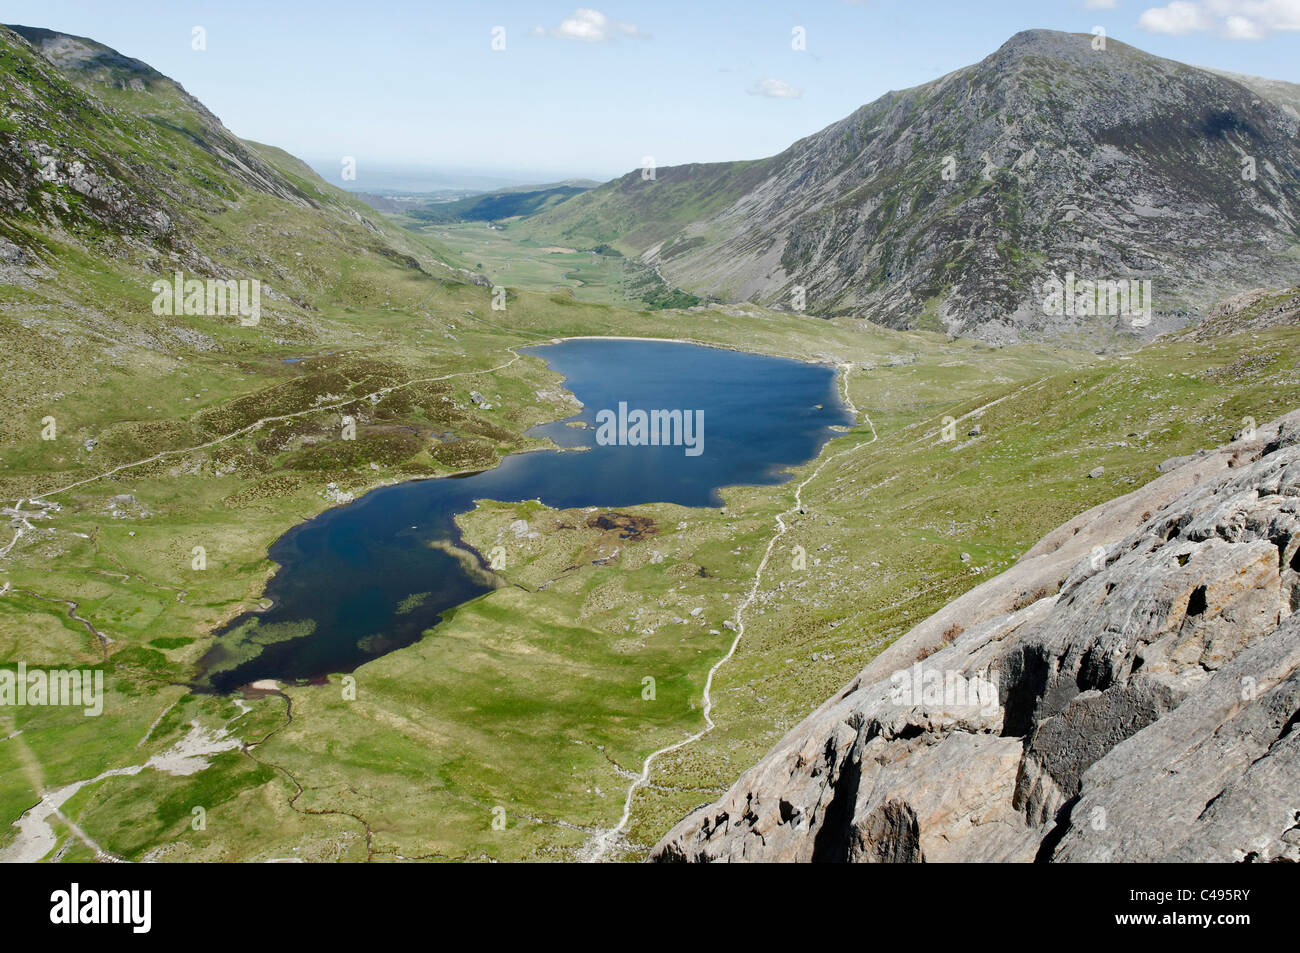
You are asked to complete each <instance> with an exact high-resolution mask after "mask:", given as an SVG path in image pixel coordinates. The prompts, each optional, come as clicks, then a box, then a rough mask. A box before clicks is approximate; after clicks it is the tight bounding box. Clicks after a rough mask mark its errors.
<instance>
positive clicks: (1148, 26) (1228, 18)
mask: <svg viewBox="0 0 1300 953" xmlns="http://www.w3.org/2000/svg"><path fill="white" fill-rule="evenodd" d="M1138 26H1140V27H1141V28H1142V29H1144V30H1149V31H1151V32H1152V33H1170V34H1173V35H1174V36H1185V35H1187V34H1189V33H1217V34H1219V35H1220V36H1223V37H1226V38H1228V39H1230V40H1262V39H1263V38H1264V37H1266V36H1269V35H1270V34H1273V33H1282V32H1287V31H1294V30H1300V0H1174V2H1173V3H1169V4H1166V5H1165V6H1163V7H1151V8H1150V9H1149V10H1147V11H1146V12H1144V13H1143V14H1142V16H1141V17H1140V18H1139V19H1138Z"/></svg>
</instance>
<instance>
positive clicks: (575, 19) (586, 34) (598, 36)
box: [533, 7, 650, 43]
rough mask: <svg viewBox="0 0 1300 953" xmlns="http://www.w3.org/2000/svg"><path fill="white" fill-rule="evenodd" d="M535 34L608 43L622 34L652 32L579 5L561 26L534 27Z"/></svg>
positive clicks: (643, 37) (645, 37)
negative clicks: (549, 27) (550, 27)
mask: <svg viewBox="0 0 1300 953" xmlns="http://www.w3.org/2000/svg"><path fill="white" fill-rule="evenodd" d="M533 34H534V35H535V36H558V37H561V38H563V39H566V40H581V41H582V42H584V43H608V42H609V41H610V40H613V39H615V38H616V37H620V36H632V37H638V38H640V39H649V37H650V34H648V33H645V32H643V31H642V30H641V29H640V28H639V27H636V26H633V25H632V24H631V23H620V22H619V21H618V20H611V19H610V18H609V17H607V16H605V14H603V13H601V12H600V11H599V10H591V9H588V8H586V7H579V8H578V9H576V10H574V11H573V15H572V16H569V17H566V18H565V19H564V20H563V21H562V22H561V23H560V25H559V26H557V27H554V28H553V29H548V28H546V27H543V26H537V27H533Z"/></svg>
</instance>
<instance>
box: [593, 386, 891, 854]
mask: <svg viewBox="0 0 1300 953" xmlns="http://www.w3.org/2000/svg"><path fill="white" fill-rule="evenodd" d="M840 367H841V369H842V370H843V374H842V376H841V382H840V383H841V390H842V393H843V397H844V404H845V406H846V407H847V408H848V409H849V412H850V413H851V414H853V418H854V421H855V423H856V421H857V419H858V417H859V416H861V417H862V418H863V420H864V421H865V422H866V424H867V426H869V427H870V428H871V439H870V440H868V441H866V442H865V443H859V444H854V445H853V446H852V447H847V448H845V449H844V450H840V451H839V452H837V453H833V454H831V455H830V456H829V457H827V458H826V459H825V460H823V461H822V462H821V463H820V464H818V465H817V468H816V469H815V470H813V472H812V473H810V474H809V475H808V476H807V477H806V478H805V479H804V480H803V482H801V483H800V484H799V485H798V486H796V487H795V490H794V505H793V506H791V507H790V508H789V509H787V510H784V511H783V512H781V513H779V514H778V515H777V517H776V531H775V532H774V533H773V534H772V538H771V539H770V540H768V543H767V549H766V550H765V551H764V552H763V558H762V560H760V561H759V564H758V569H757V571H756V572H755V573H754V581H753V582H752V583H751V584H750V587H749V592H748V594H747V595H746V596H745V599H744V601H743V602H741V604H740V605H739V606H738V607H737V609H736V616H735V619H736V637H735V638H734V639H732V641H731V647H730V648H729V649H727V654H726V655H724V656H722V658H720V659H718V661H716V662H714V663H713V667H712V668H710V669H709V675H708V678H707V679H705V682H704V727H703V728H701V729H700V730H699V731H697V732H696V733H695V734H693V735H691V736H690V737H687V738H683V739H682V740H681V741H677V742H674V743H673V744H670V745H665V746H664V747H662V748H660V749H658V750H657V751H652V752H651V753H650V754H649V755H647V756H646V759H645V761H644V763H643V764H642V765H641V773H640V774H639V775H637V777H636V778H635V779H634V780H633V781H632V783H631V784H630V785H629V786H628V789H627V796H626V797H625V798H624V801H623V814H622V816H621V817H620V818H619V819H618V823H617V824H615V825H614V826H613V827H611V828H610V829H609V830H606V831H602V832H601V833H600V834H598V835H596V837H594V838H593V839H592V840H591V841H589V842H588V843H587V844H586V845H585V846H584V847H583V848H582V850H581V851H579V853H578V859H579V860H582V861H586V862H591V863H596V862H599V861H602V860H604V859H605V857H606V855H607V854H608V853H609V850H610V848H611V847H612V846H613V845H614V843H615V842H616V841H617V840H618V838H619V837H620V836H621V835H622V833H623V830H624V829H625V828H626V827H627V824H628V821H629V820H630V819H631V817H632V799H633V798H634V797H635V796H636V792H637V791H638V790H639V789H640V788H642V787H644V786H645V785H646V784H647V783H649V781H650V767H651V765H652V764H654V761H655V759H656V758H658V757H660V756H661V755H665V754H669V753H671V752H673V751H678V750H680V749H681V748H684V747H686V746H687V745H689V744H693V743H695V742H696V741H699V740H700V739H701V738H703V737H704V736H705V735H707V734H708V733H709V732H710V731H712V730H713V728H714V722H713V718H712V712H713V695H712V691H713V677H714V676H715V675H716V674H717V673H718V670H719V669H720V668H722V666H723V665H725V664H726V663H727V662H728V661H730V660H731V658H732V656H734V655H735V654H736V649H737V648H738V647H739V646H740V640H741V639H742V638H743V637H744V635H745V610H746V609H748V608H749V606H750V605H751V604H752V603H753V601H754V600H755V599H756V598H757V597H758V590H759V586H760V585H761V584H762V581H763V571H764V570H765V569H766V568H767V563H768V560H770V559H771V558H772V552H773V550H774V549H775V548H776V544H777V543H778V542H779V541H780V540H781V538H782V537H783V536H785V534H786V532H787V530H788V529H789V527H788V526H787V525H786V522H785V518H786V517H787V516H791V515H793V514H795V513H798V512H801V511H802V510H803V491H804V488H805V487H806V486H808V484H809V483H811V482H812V481H813V480H815V479H817V477H818V476H819V475H820V474H821V472H822V470H824V469H826V467H827V466H828V465H830V464H831V463H832V462H833V461H835V460H838V459H839V458H840V457H843V456H845V455H847V454H850V453H855V452H856V451H858V450H861V449H862V448H863V447H869V446H871V445H872V444H873V443H875V442H876V438H877V436H878V434H877V433H876V425H875V424H874V423H872V421H871V418H870V417H869V416H867V415H866V414H864V413H861V412H860V411H859V410H858V409H857V407H856V406H855V405H854V404H853V401H852V400H851V399H850V397H849V371H850V370H851V369H852V367H853V365H852V364H841V365H840Z"/></svg>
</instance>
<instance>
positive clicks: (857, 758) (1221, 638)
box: [652, 412, 1300, 861]
mask: <svg viewBox="0 0 1300 953" xmlns="http://www.w3.org/2000/svg"><path fill="white" fill-rule="evenodd" d="M1052 576H1055V577H1056V581H1057V582H1059V585H1060V588H1059V592H1056V594H1055V595H1048V596H1045V597H1043V598H1041V599H1038V600H1037V601H1035V602H1033V603H1032V604H1029V605H1025V599H1024V593H1025V592H1036V591H1039V590H1038V589H1037V588H1035V587H1038V586H1041V585H1042V581H1043V579H1045V578H1051V577H1052ZM1052 588H1054V587H1052ZM1017 604H1019V605H1022V606H1024V607H1023V608H1014V607H1015V606H1016V605H1017ZM1297 610H1300V412H1296V413H1293V414H1290V415H1288V416H1287V417H1284V418H1282V419H1281V420H1279V421H1276V422H1274V423H1272V424H1270V425H1268V426H1265V427H1261V428H1259V430H1258V431H1257V432H1255V433H1254V434H1252V435H1251V437H1250V439H1249V440H1246V439H1243V440H1239V441H1237V442H1235V443H1233V444H1229V445H1228V446H1226V447H1223V448H1220V449H1218V450H1215V451H1210V452H1208V453H1206V454H1204V455H1202V456H1197V457H1195V458H1192V459H1191V460H1189V461H1186V462H1184V463H1183V464H1182V466H1181V467H1179V468H1178V469H1175V470H1173V471H1171V472H1169V473H1166V474H1165V475H1164V476H1161V477H1159V478H1157V479H1156V480H1155V481H1153V482H1152V483H1150V484H1148V485H1147V486H1145V487H1143V488H1142V489H1140V490H1138V491H1136V492H1134V493H1132V494H1129V495H1128V496H1126V497H1122V498H1120V499H1117V500H1113V501H1111V502H1109V503H1106V504H1103V505H1102V506H1100V507H1097V508H1096V509H1094V510H1092V511H1090V512H1089V513H1085V514H1082V515H1081V516H1079V517H1077V518H1076V519H1074V520H1071V521H1070V523H1068V524H1066V525H1065V526H1063V527H1061V529H1059V530H1056V531H1054V532H1053V533H1051V534H1049V535H1048V536H1047V537H1045V538H1044V539H1043V541H1041V542H1040V543H1039V544H1038V545H1037V546H1035V547H1034V548H1033V549H1032V550H1030V551H1029V552H1028V553H1026V555H1025V556H1024V557H1023V558H1022V559H1021V561H1020V562H1019V563H1018V564H1017V565H1016V566H1015V567H1014V568H1013V569H1011V570H1009V571H1008V572H1006V573H1004V574H1003V575H1002V576H1000V577H997V578H995V579H992V580H990V581H989V582H987V583H985V584H983V585H981V586H979V587H978V588H976V589H973V590H971V591H970V592H968V593H966V595H964V596H962V597H961V598H960V599H958V600H956V601H955V602H953V603H952V604H950V605H949V606H948V607H946V608H945V609H944V610H942V611H941V612H939V613H938V614H936V616H934V617H932V618H931V619H928V620H926V622H923V623H922V624H921V625H919V626H918V627H917V628H916V629H914V630H913V631H912V632H911V633H909V634H908V635H906V636H904V637H903V638H902V639H900V640H899V642H898V643H895V645H893V646H891V647H890V649H888V650H886V651H885V652H884V653H882V654H881V656H879V657H878V658H877V659H876V660H875V661H873V662H872V663H871V664H870V665H868V666H867V668H866V669H864V671H863V672H862V674H861V675H859V677H858V678H857V679H855V680H854V681H853V682H852V683H851V684H850V685H848V686H847V687H846V688H845V689H843V690H842V691H841V692H840V693H839V694H838V695H837V696H835V697H834V698H832V699H831V700H830V701H829V702H827V703H826V704H825V705H823V706H822V707H821V708H820V709H819V710H818V711H816V712H814V713H813V714H812V715H810V716H809V717H808V718H807V719H806V720H805V721H804V722H803V723H802V724H800V725H799V726H798V727H797V728H795V729H794V730H793V731H792V732H791V733H790V734H789V735H787V736H786V738H785V739H783V740H782V741H781V742H780V743H779V744H778V745H777V747H776V748H775V749H774V750H773V751H772V752H771V753H769V754H768V755H767V756H766V757H765V758H764V759H763V760H762V761H760V762H759V763H758V764H757V765H756V766H754V767H753V768H751V769H750V770H749V771H747V772H746V773H745V774H744V775H743V776H742V777H741V778H740V779H739V780H738V781H737V782H736V784H735V785H733V786H732V788H731V789H730V790H729V791H728V792H727V793H726V795H725V796H723V798H721V799H720V800H719V801H718V802H716V803H715V804H711V805H709V806H707V807H704V808H701V809H699V810H697V811H696V812H695V813H693V814H692V815H691V816H690V817H688V818H686V819H685V820H683V821H682V822H681V823H679V824H678V825H677V826H676V827H674V828H673V830H671V831H670V832H669V833H668V834H667V836H665V837H664V838H663V840H662V841H660V843H659V844H658V845H657V846H656V847H655V849H654V851H653V854H652V858H653V859H654V860H658V861H732V860H735V861H741V860H763V861H767V860H773V861H795V860H798V861H810V860H811V861H818V860H830V861H919V860H930V861H1002V860H1018V861H1030V860H1034V859H1041V860H1054V861H1161V860H1197V861H1201V860H1219V861H1239V860H1244V859H1251V860H1275V859H1289V860H1300V731H1297V730H1296V728H1297V725H1300V613H1298V612H1297ZM954 624H957V625H962V626H964V629H965V631H964V632H963V634H962V635H961V636H959V637H958V638H957V640H956V641H955V642H953V643H952V644H951V645H947V646H946V647H944V643H943V641H942V636H941V634H940V633H942V632H943V631H944V630H945V629H947V628H948V627H949V626H951V625H954ZM935 649H938V650H937V651H935Z"/></svg>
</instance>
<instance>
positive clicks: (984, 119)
mask: <svg viewBox="0 0 1300 953" xmlns="http://www.w3.org/2000/svg"><path fill="white" fill-rule="evenodd" d="M1095 39H1096V38H1094V37H1093V36H1091V35H1080V34H1066V33H1059V32H1052V31H1046V30H1031V31H1027V32H1023V33H1019V34H1017V35H1016V36H1014V37H1012V38H1011V39H1010V40H1008V41H1007V42H1006V43H1005V44H1004V45H1003V46H1002V47H1001V48H1000V49H998V50H997V51H996V52H994V53H993V54H991V55H990V56H988V57H986V58H985V59H984V60H982V61H981V62H979V63H977V64H975V65H973V66H968V67H965V68H963V69H959V70H956V71H955V72H952V73H949V74H948V75H946V76H943V77H941V78H940V79H937V80H934V81H933V82H930V83H926V84H925V85H922V86H918V87H915V88H913V89H908V90H903V91H900V92H891V93H888V94H886V95H885V96H882V97H881V98H880V99H878V100H876V101H875V102H873V103H871V104H870V105H867V106H864V107H862V108H861V109H859V110H857V111H856V112H855V113H853V114H852V115H850V116H848V117H847V118H845V119H843V120H841V121H840V122H838V123H835V124H834V125H832V126H830V127H828V128H826V129H824V130H822V131H821V132H819V133H816V134H815V135H812V136H809V137H807V138H805V139H802V140H800V141H798V142H796V143H795V144H794V145H792V146H791V147H790V148H789V149H787V150H785V151H784V152H782V153H781V154H779V155H776V156H773V157H771V158H768V159H763V160H758V161H747V162H726V163H711V164H694V165H684V166H674V167H669V168H660V169H657V170H655V173H654V177H653V178H648V177H647V176H645V175H643V174H642V172H641V171H639V170H638V171H635V172H631V173H628V174H627V175H624V176H623V177H621V178H619V179H615V180H613V181H611V182H608V183H606V184H605V185H603V186H601V187H600V188H598V189H593V190H591V191H589V192H584V193H583V194H580V195H577V196H574V197H572V198H569V199H567V200H566V201H564V202H562V203H560V204H558V205H556V206H555V207H553V208H550V209H549V210H546V211H543V212H541V213H540V214H537V215H536V216H534V217H532V218H531V219H529V220H527V221H526V222H524V223H522V224H521V225H520V226H518V227H519V228H521V229H522V230H524V231H525V232H527V233H528V234H530V235H531V236H533V237H537V238H540V239H545V240H550V241H555V242H559V243H562V244H566V245H573V246H577V247H591V246H593V245H596V244H599V243H609V244H612V245H614V246H615V247H617V248H618V249H619V250H620V251H622V252H624V253H625V254H628V255H638V256H641V257H642V259H643V260H644V261H645V262H646V263H647V264H649V265H651V266H653V267H655V268H657V269H658V270H659V271H660V272H661V273H662V275H663V276H664V278H665V280H667V281H668V282H670V283H671V284H674V285H677V286H680V287H682V288H684V289H686V290H688V291H691V292H694V293H696V294H701V295H710V296H714V297H719V298H723V299H727V300H751V301H755V302H758V303H762V304H766V305H769V306H772V307H777V308H786V309H796V310H797V309H798V307H799V304H800V303H802V304H803V305H804V307H805V308H806V310H807V311H808V312H809V313H813V314H821V315H857V316H862V317H868V318H871V319H872V320H875V321H878V322H880V323H884V324H887V325H891V326H894V327H911V328H932V329H935V330H947V331H949V332H951V333H958V334H969V335H975V336H978V337H982V338H985V339H987V340H991V341H1008V340H1012V339H1016V338H1019V337H1022V336H1026V335H1028V336H1046V337H1052V338H1062V337H1066V338H1074V339H1076V340H1079V341H1086V342H1096V341H1099V340H1106V339H1108V338H1109V337H1110V336H1112V335H1115V334H1121V335H1133V334H1137V335H1151V334H1154V333H1157V332H1160V331H1165V330H1170V329H1173V328H1177V327H1180V326H1182V325H1184V324H1187V323H1189V322H1192V321H1194V320H1196V319H1197V318H1198V317H1199V316H1200V315H1202V314H1204V313H1205V312H1206V310H1207V309H1208V308H1209V307H1210V306H1211V305H1212V304H1213V303H1214V302H1216V301H1218V300H1221V299H1222V298H1224V297H1226V296H1228V295H1230V294H1233V293H1236V292H1240V291H1244V290H1247V289H1250V288H1255V287H1259V286H1270V287H1280V286H1289V285H1294V284H1296V283H1297V282H1300V138H1298V133H1300V112H1297V109H1296V105H1295V104H1297V103H1300V87H1297V86H1295V85H1293V84H1288V83H1282V82H1278V81H1273V80H1263V79H1256V78H1253V77H1238V76H1230V75H1224V74H1219V73H1215V72H1211V71H1208V70H1205V69H1199V68H1196V67H1192V66H1187V65H1184V64H1181V63H1177V62H1174V61H1171V60H1167V59H1161V58H1159V57H1156V56H1152V55H1150V54H1147V53H1144V52H1142V51H1141V50H1138V49H1135V48H1134V47H1132V46H1128V45H1126V44H1124V43H1121V42H1118V41H1116V40H1113V39H1110V40H1107V41H1106V43H1105V47H1104V49H1098V48H1095V47H1096V46H1097V44H1096V43H1095V42H1094V41H1095ZM1067 274H1073V275H1074V276H1075V277H1076V278H1077V279H1079V280H1080V281H1115V280H1127V279H1141V280H1150V281H1152V292H1153V295H1154V301H1155V314H1154V315H1153V316H1152V319H1151V320H1150V321H1149V323H1145V324H1144V323H1142V322H1133V321H1129V320H1126V315H1125V314H1102V315H1090V314H1086V313H1084V314H1077V313H1076V314H1070V313H1068V312H1067V313H1063V314H1050V313H1045V308H1044V307H1043V300H1044V297H1045V295H1044V289H1043V282H1044V281H1045V280H1046V279H1047V278H1049V277H1050V276H1052V275H1056V276H1058V277H1059V278H1060V279H1061V280H1062V281H1064V280H1065V277H1066V275H1067ZM1071 310H1074V309H1071ZM1111 310H1115V309H1111Z"/></svg>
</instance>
